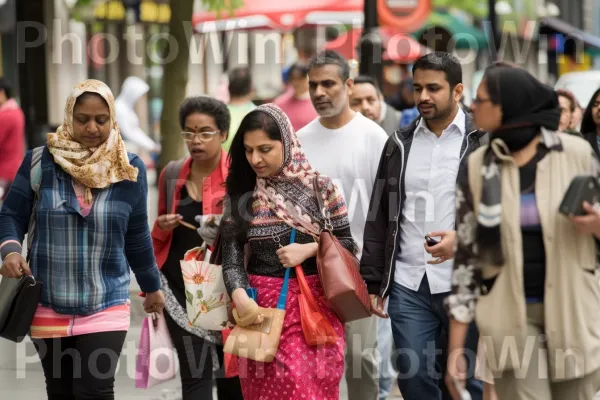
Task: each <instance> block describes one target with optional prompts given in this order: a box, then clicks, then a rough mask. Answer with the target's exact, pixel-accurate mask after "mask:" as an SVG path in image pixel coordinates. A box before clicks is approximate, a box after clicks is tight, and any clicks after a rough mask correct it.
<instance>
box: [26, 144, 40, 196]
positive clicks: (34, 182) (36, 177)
mask: <svg viewBox="0 0 600 400" xmlns="http://www.w3.org/2000/svg"><path fill="white" fill-rule="evenodd" d="M43 152H44V146H40V147H36V148H35V149H33V150H32V151H31V169H30V171H29V180H30V182H31V190H33V191H34V192H35V193H38V192H39V191H40V185H41V184H42V153H43Z"/></svg>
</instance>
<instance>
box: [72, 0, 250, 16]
mask: <svg viewBox="0 0 600 400" xmlns="http://www.w3.org/2000/svg"><path fill="white" fill-rule="evenodd" d="M93 4H94V0H77V3H75V7H74V8H75V9H77V8H80V7H88V6H91V5H93ZM202 4H203V5H204V6H205V7H207V8H208V9H209V10H210V11H214V12H215V13H217V18H221V16H222V15H221V13H222V12H223V11H227V13H228V15H232V14H233V12H234V11H235V10H236V9H238V8H240V7H242V6H243V5H244V0H202Z"/></svg>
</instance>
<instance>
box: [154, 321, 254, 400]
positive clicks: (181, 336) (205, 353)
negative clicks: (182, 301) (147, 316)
mask: <svg viewBox="0 0 600 400" xmlns="http://www.w3.org/2000/svg"><path fill="white" fill-rule="evenodd" d="M164 316H165V320H166V322H167V328H169V333H170V334H171V340H172V341H173V346H175V350H176V351H177V356H178V358H179V372H180V374H181V386H182V400H198V399H202V400H212V398H213V396H212V387H213V378H214V379H215V380H216V381H217V395H218V398H219V400H238V399H239V400H243V399H244V398H243V396H242V387H241V385H240V380H239V378H237V377H235V378H224V368H223V346H215V345H213V344H210V343H207V342H206V341H205V340H204V339H202V338H199V337H198V336H196V335H192V334H191V333H189V332H187V331H186V330H185V329H183V328H181V327H180V326H179V325H177V323H176V322H175V321H173V319H172V318H171V317H170V316H169V314H168V313H166V312H165V313H164ZM211 346H214V347H216V350H217V355H218V357H219V365H220V366H221V368H220V370H219V371H217V372H216V374H215V376H214V377H213V370H212V365H213V362H212V355H211V354H212V352H211Z"/></svg>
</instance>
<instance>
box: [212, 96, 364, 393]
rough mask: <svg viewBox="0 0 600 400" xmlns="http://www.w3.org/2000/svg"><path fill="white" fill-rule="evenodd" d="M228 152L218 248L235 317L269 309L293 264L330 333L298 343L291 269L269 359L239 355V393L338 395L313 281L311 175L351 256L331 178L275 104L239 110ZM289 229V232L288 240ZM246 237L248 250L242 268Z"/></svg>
mask: <svg viewBox="0 0 600 400" xmlns="http://www.w3.org/2000/svg"><path fill="white" fill-rule="evenodd" d="M230 158H231V166H230V169H229V176H228V177H227V197H226V198H228V201H227V202H226V204H225V211H224V214H223V221H224V222H222V229H223V236H222V248H221V250H222V254H223V275H224V280H225V286H226V287H227V290H228V292H229V293H231V295H232V299H233V301H234V302H235V306H236V309H237V312H238V315H239V317H240V321H239V322H238V323H239V324H241V325H245V324H246V323H248V324H250V323H253V322H255V321H260V320H261V318H262V317H261V316H260V315H259V312H260V311H259V306H260V307H264V308H275V306H276V303H277V299H278V297H279V292H280V290H281V287H282V284H283V277H284V274H285V270H286V268H293V267H295V266H296V265H301V266H302V269H303V271H304V275H305V276H306V281H307V283H308V285H309V286H310V288H311V291H312V292H313V295H314V297H315V299H316V300H317V303H318V305H319V307H320V309H321V313H322V314H323V315H324V316H325V317H326V318H327V320H328V321H329V322H330V323H331V325H332V326H333V329H334V330H335V333H336V334H337V336H338V339H337V341H336V342H335V343H333V344H328V345H323V346H320V347H314V346H309V345H308V344H307V342H306V340H305V338H304V335H303V331H302V326H301V320H300V306H299V300H298V296H299V290H300V289H299V286H298V281H297V280H296V275H295V273H294V269H292V270H291V271H290V272H291V274H290V276H291V278H290V280H289V286H288V295H287V302H286V305H285V311H286V314H285V320H284V324H283V332H282V334H281V339H280V342H279V348H278V350H277V353H276V354H275V360H274V361H273V362H271V363H261V362H256V361H252V360H249V359H246V358H239V371H240V381H241V384H242V392H243V395H244V399H246V400H259V399H277V400H286V399H289V400H295V399H300V398H306V399H321V400H333V399H338V398H339V383H340V380H341V378H342V374H343V371H344V325H343V324H342V323H341V322H340V319H339V318H338V317H337V315H336V314H335V313H334V312H333V311H332V310H331V309H330V308H329V305H328V303H327V301H326V300H325V297H324V295H323V287H322V286H321V282H320V280H319V275H318V270H317V263H316V257H315V255H316V252H317V243H316V240H315V237H316V236H317V235H318V234H319V233H320V230H321V228H322V227H323V226H324V224H325V221H324V218H323V216H322V212H321V210H320V209H319V206H318V201H317V197H316V193H315V190H314V186H313V181H314V179H315V178H317V179H318V182H319V188H320V189H321V192H322V193H323V196H322V197H323V202H324V207H325V208H326V209H327V212H328V213H329V216H330V220H331V225H332V233H333V234H334V235H335V236H336V237H337V238H338V239H339V240H340V243H341V244H342V246H344V247H345V248H347V249H348V250H350V251H352V252H355V251H356V249H357V247H356V243H355V242H354V240H353V239H352V236H351V233H350V225H349V222H348V213H347V209H346V204H345V202H344V199H343V198H342V196H341V194H340V193H339V191H338V190H337V188H336V186H335V185H334V184H333V183H332V181H331V179H329V178H327V177H325V176H322V175H319V174H318V172H317V171H315V170H314V169H313V168H312V167H311V165H310V163H309V161H308V160H307V158H306V156H305V154H304V151H303V150H302V147H301V146H300V143H299V142H298V139H297V138H296V134H295V133H294V130H293V128H292V126H291V124H290V121H289V119H288V117H287V116H286V115H285V113H283V111H281V109H280V108H279V107H277V106H275V105H272V104H267V105H262V106H260V107H258V108H257V109H256V110H254V111H252V112H250V113H249V114H248V115H246V117H245V118H244V120H243V121H242V123H241V125H240V128H239V130H238V132H237V133H236V135H235V138H234V139H233V143H232V146H231V153H230ZM292 228H294V229H296V231H297V234H296V239H295V242H294V243H292V244H291V243H290V239H291V232H292ZM246 243H247V244H248V247H249V249H250V250H251V251H250V253H251V255H250V257H249V261H248V265H247V268H246V267H245V265H244V245H245V244H246ZM249 287H252V288H256V292H257V296H256V301H255V300H253V299H251V298H250V297H249V296H248V294H247V292H246V289H247V288H249Z"/></svg>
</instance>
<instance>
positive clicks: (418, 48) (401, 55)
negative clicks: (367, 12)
mask: <svg viewBox="0 0 600 400" xmlns="http://www.w3.org/2000/svg"><path fill="white" fill-rule="evenodd" d="M380 32H381V38H382V40H383V47H384V52H383V59H384V60H392V61H395V62H401V63H409V62H412V61H415V60H416V59H418V58H420V57H422V56H424V55H425V54H427V53H429V49H428V48H427V47H425V46H422V45H421V44H419V42H417V41H416V40H415V39H413V38H412V37H410V36H407V35H404V34H402V33H400V32H398V31H397V30H395V29H393V28H381V30H380ZM361 33H362V30H361V29H352V30H351V31H349V32H346V33H343V34H341V35H340V36H339V37H338V38H337V39H335V40H332V41H331V42H328V43H327V45H326V46H325V48H326V49H328V50H336V51H337V52H339V53H340V54H342V55H343V56H344V57H346V58H347V59H358V55H357V53H356V49H357V48H358V46H359V44H360V37H361Z"/></svg>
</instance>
